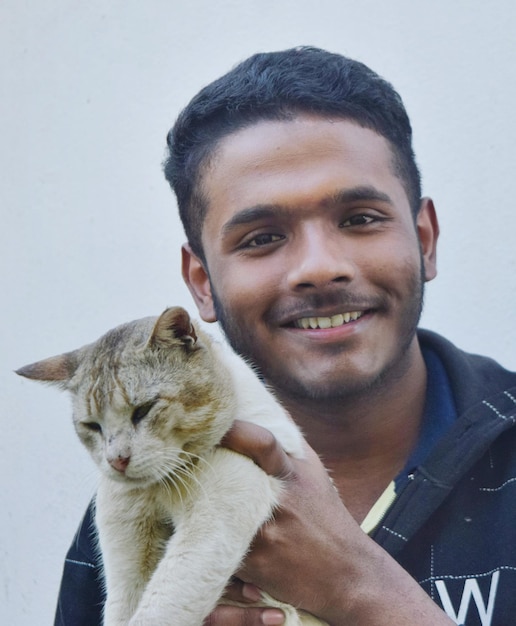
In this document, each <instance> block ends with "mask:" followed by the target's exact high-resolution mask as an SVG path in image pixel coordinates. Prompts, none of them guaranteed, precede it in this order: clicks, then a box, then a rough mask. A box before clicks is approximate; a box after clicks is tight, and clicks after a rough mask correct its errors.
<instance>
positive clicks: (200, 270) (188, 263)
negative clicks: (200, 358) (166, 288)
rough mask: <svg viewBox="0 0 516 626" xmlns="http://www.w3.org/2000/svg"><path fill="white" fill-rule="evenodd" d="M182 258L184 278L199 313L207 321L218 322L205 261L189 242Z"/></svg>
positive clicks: (184, 246)
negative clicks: (193, 250) (197, 254)
mask: <svg viewBox="0 0 516 626" xmlns="http://www.w3.org/2000/svg"><path fill="white" fill-rule="evenodd" d="M181 260H182V264H181V268H182V274H183V280H184V281H185V283H186V286H187V287H188V289H189V290H190V293H191V294H192V296H193V299H194V300H195V304H196V305H197V308H198V309H199V315H200V316H201V318H202V319H203V320H204V321H205V322H216V321H217V315H216V314H215V307H214V306H213V297H212V294H211V285H210V279H209V276H208V272H207V271H206V268H205V267H204V263H203V262H202V261H201V259H199V257H198V256H196V255H195V254H194V253H193V252H192V249H191V248H190V246H189V245H188V244H187V243H185V244H184V245H183V246H182V248H181Z"/></svg>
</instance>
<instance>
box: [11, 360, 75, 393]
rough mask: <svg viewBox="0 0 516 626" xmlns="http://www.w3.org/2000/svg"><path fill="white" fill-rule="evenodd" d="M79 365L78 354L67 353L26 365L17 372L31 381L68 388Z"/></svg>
mask: <svg viewBox="0 0 516 626" xmlns="http://www.w3.org/2000/svg"><path fill="white" fill-rule="evenodd" d="M77 364H78V359H77V353H76V352H66V353H65V354H59V355H57V356H53V357H50V358H49V359H44V360H43V361H36V363H31V364H30V365H24V366H23V367H20V369H18V370H16V374H18V375H19V376H24V377H25V378H30V379H31V380H40V381H43V382H46V383H53V384H56V385H59V386H61V387H66V384H67V383H68V381H69V380H70V379H71V378H72V376H73V375H74V374H75V371H76V369H77Z"/></svg>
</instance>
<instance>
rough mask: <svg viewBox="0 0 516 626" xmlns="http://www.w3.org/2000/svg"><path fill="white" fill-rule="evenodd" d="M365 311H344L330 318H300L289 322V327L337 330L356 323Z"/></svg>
mask: <svg viewBox="0 0 516 626" xmlns="http://www.w3.org/2000/svg"><path fill="white" fill-rule="evenodd" d="M365 312H366V311H345V312H343V313H337V314H336V315H331V316H307V317H300V318H298V319H295V320H293V321H292V322H291V324H289V325H291V326H293V327H294V328H302V329H304V330H306V329H308V328H311V329H314V330H315V329H317V328H319V329H327V328H337V327H339V326H344V325H345V324H349V323H350V322H356V320H358V319H360V318H361V317H362V316H363V315H364V313H365Z"/></svg>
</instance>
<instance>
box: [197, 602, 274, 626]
mask: <svg viewBox="0 0 516 626" xmlns="http://www.w3.org/2000/svg"><path fill="white" fill-rule="evenodd" d="M284 623H285V615H284V614H283V612H282V611H280V610H279V609H261V608H255V607H253V608H246V609H244V608H240V607H239V606H223V605H221V606H218V607H217V608H216V609H215V611H213V613H212V614H211V615H209V616H208V617H207V618H206V620H205V622H204V626H266V625H268V626H279V625H280V624H284Z"/></svg>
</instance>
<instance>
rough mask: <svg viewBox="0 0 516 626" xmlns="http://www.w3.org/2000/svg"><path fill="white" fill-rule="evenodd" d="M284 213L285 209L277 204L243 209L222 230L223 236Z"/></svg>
mask: <svg viewBox="0 0 516 626" xmlns="http://www.w3.org/2000/svg"><path fill="white" fill-rule="evenodd" d="M283 212H284V209H283V207H281V206H279V205H276V204H256V205H255V206H251V207H248V208H246V209H242V210H241V211H239V212H238V213H235V215H233V216H232V217H231V219H229V220H228V221H227V222H226V223H225V224H224V226H223V228H222V236H224V235H228V234H229V233H230V232H231V231H232V230H234V229H235V228H237V227H238V226H243V225H245V224H252V223H253V222H257V221H259V220H263V219H268V218H272V217H278V215H280V214H281V213H283Z"/></svg>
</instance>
